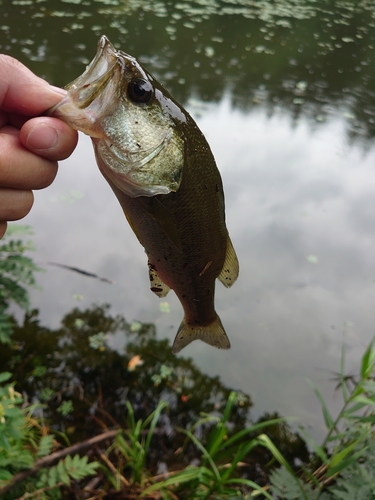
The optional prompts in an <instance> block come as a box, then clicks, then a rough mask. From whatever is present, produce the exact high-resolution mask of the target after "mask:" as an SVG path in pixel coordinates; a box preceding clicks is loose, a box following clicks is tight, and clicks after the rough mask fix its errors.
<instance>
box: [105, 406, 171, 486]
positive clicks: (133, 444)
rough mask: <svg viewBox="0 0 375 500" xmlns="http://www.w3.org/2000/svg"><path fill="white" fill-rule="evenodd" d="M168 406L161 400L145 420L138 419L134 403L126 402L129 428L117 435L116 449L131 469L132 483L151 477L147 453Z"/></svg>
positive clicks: (125, 467) (141, 483)
mask: <svg viewBox="0 0 375 500" xmlns="http://www.w3.org/2000/svg"><path fill="white" fill-rule="evenodd" d="M167 406H168V405H167V403H166V402H165V401H160V402H159V404H158V406H157V408H156V409H155V410H154V411H153V412H152V413H151V414H150V415H149V416H148V417H147V418H146V419H145V420H142V419H140V420H138V421H136V420H135V415H134V410H133V407H132V405H131V404H130V403H129V401H127V402H126V407H127V409H128V428H127V429H126V430H124V431H123V433H122V434H119V435H118V436H117V438H116V441H115V443H114V449H115V450H116V451H118V452H119V453H120V454H122V456H123V457H124V459H125V464H124V469H127V468H129V469H130V471H131V473H130V482H131V483H132V484H134V483H139V484H140V485H143V484H144V483H145V481H146V479H148V477H149V473H148V471H147V469H146V458H147V454H148V452H149V449H150V444H151V439H152V437H153V435H154V432H155V428H156V425H157V423H158V420H159V417H160V414H161V412H162V411H163V410H164V409H165V408H166V407H167Z"/></svg>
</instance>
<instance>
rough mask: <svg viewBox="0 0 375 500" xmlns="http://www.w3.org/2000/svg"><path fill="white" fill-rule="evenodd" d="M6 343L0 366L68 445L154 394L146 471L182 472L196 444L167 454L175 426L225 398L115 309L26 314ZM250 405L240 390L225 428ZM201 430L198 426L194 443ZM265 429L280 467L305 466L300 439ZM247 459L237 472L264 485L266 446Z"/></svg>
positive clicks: (285, 430) (176, 442) (220, 387)
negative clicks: (163, 407) (163, 405)
mask: <svg viewBox="0 0 375 500" xmlns="http://www.w3.org/2000/svg"><path fill="white" fill-rule="evenodd" d="M115 337H117V338H119V339H121V340H122V341H123V342H125V345H126V349H125V354H124V353H120V352H117V351H116V350H114V349H113V348H112V347H111V344H113V341H114V339H115ZM13 341H14V344H13V345H12V347H10V346H5V347H4V348H3V349H2V351H1V352H0V365H1V366H2V369H3V370H8V369H11V370H12V372H13V374H14V378H15V380H17V381H19V383H18V384H17V387H18V390H20V391H25V392H26V394H27V395H28V397H29V398H30V400H32V401H36V400H37V401H39V402H42V403H48V404H47V406H46V407H45V408H44V410H43V414H44V417H45V418H47V420H48V422H49V425H51V427H52V429H53V431H54V432H56V431H60V432H63V433H64V434H66V435H67V436H68V439H69V440H70V441H71V442H75V441H77V440H83V439H87V438H90V437H92V436H93V435H97V434H99V433H101V432H102V431H103V429H105V428H107V427H113V426H116V427H121V426H122V427H125V428H126V427H127V423H126V419H127V413H128V412H127V410H126V402H130V403H131V405H132V407H133V409H134V412H135V416H136V420H138V419H143V420H144V419H146V418H147V417H148V416H149V415H150V414H151V413H152V412H153V411H154V409H155V408H156V407H157V405H158V403H159V401H160V400H163V401H166V402H167V403H168V412H167V413H163V415H162V417H161V418H160V420H159V422H158V429H157V432H156V438H154V439H153V440H152V444H151V449H150V451H149V453H148V454H147V458H148V462H149V463H148V469H149V470H153V471H154V473H157V467H158V466H159V467H162V465H164V467H165V466H167V467H168V470H175V469H182V468H184V467H186V466H187V465H188V464H189V463H192V461H193V460H198V457H200V454H199V452H198V451H199V450H197V449H195V447H189V446H187V447H185V452H184V453H183V456H181V457H179V453H178V452H177V451H176V450H180V449H181V447H182V446H184V440H185V435H183V434H181V433H180V432H176V430H175V429H176V428H183V429H189V428H190V427H191V426H192V424H193V423H195V422H197V421H198V420H199V419H200V417H201V412H204V413H206V414H208V413H211V414H214V415H221V414H222V413H223V411H224V409H225V406H226V403H227V400H228V397H229V394H230V389H229V388H228V387H226V386H225V385H224V384H223V383H222V382H221V380H220V379H219V377H217V376H215V377H209V376H207V375H205V374H204V373H202V372H201V371H200V370H199V369H198V368H197V367H196V366H195V364H194V362H193V361H192V360H191V359H188V358H183V357H179V358H177V357H176V356H174V355H173V354H172V352H171V344H170V343H169V342H168V341H167V340H165V339H164V340H158V339H157V337H156V329H155V326H154V325H153V324H142V323H140V322H133V323H131V324H129V323H127V321H126V320H125V319H124V318H123V317H122V316H120V315H118V316H112V315H111V314H110V311H109V308H108V307H107V306H93V307H91V308H89V309H86V310H80V309H78V308H74V309H73V310H71V311H69V312H68V314H66V315H65V317H64V318H62V320H61V324H60V325H59V327H58V328H57V329H54V330H51V329H49V328H46V327H44V326H43V325H42V324H41V323H40V319H39V315H38V311H37V310H34V311H32V312H31V313H29V314H28V315H27V316H26V317H25V319H24V322H23V324H22V325H21V326H19V327H16V328H15V331H14V335H13ZM251 406H252V403H251V400H250V397H249V396H248V395H246V394H244V393H241V392H238V393H237V394H236V401H235V404H234V407H233V410H232V412H231V415H230V418H229V420H228V424H229V425H228V428H230V430H231V432H233V433H235V432H238V431H240V430H241V429H243V428H244V426H245V425H246V424H248V418H249V409H250V408H251ZM270 418H277V415H264V416H263V419H262V420H266V419H270ZM211 427H212V426H211V425H200V426H199V428H198V430H197V433H199V436H200V439H201V440H202V441H205V440H206V439H207V437H208V434H209V432H210V429H211ZM261 432H262V430H259V432H258V434H260V433H261ZM269 434H270V436H271V437H272V439H273V441H274V443H275V444H276V445H277V446H278V447H279V449H280V450H282V452H283V454H284V456H285V457H286V458H287V459H288V460H290V463H293V462H294V460H295V459H296V458H298V460H299V461H302V462H304V463H307V462H308V458H309V453H308V452H307V449H306V446H305V444H304V442H303V441H302V440H301V438H300V437H299V436H298V435H296V434H293V433H292V431H291V430H290V429H289V427H288V425H287V424H285V423H278V424H274V425H272V426H270V427H269ZM247 439H248V436H245V438H244V440H245V441H246V440H247ZM245 441H244V442H245ZM248 462H249V464H248V465H246V467H243V468H242V474H244V475H245V476H247V477H248V478H251V479H252V480H256V481H257V482H259V483H261V484H266V483H267V476H268V473H269V472H270V470H271V468H270V462H271V456H270V454H269V452H268V451H267V450H266V449H262V448H261V447H259V448H258V449H257V450H255V453H254V452H253V451H252V456H251V459H250V457H249V460H248ZM244 465H245V464H244Z"/></svg>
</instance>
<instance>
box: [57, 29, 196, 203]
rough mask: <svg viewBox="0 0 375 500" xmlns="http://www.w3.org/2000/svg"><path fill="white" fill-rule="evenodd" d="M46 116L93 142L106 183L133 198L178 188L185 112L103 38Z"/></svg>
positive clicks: (153, 80) (183, 142) (139, 68)
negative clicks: (63, 123) (53, 118)
mask: <svg viewBox="0 0 375 500" xmlns="http://www.w3.org/2000/svg"><path fill="white" fill-rule="evenodd" d="M66 89H67V90H68V92H67V94H66V96H65V97H64V98H63V99H62V101H60V102H59V103H58V104H57V105H56V106H54V107H53V108H51V109H50V110H49V112H48V114H49V115H50V116H55V117H57V118H60V119H61V120H63V121H65V122H66V123H67V124H68V125H70V126H71V127H72V128H75V129H76V130H80V131H82V132H84V133H85V134H87V135H89V136H90V137H91V138H92V140H93V143H94V149H95V155H96V159H97V163H98V166H99V168H100V170H101V172H102V173H103V175H104V176H105V177H106V179H107V180H108V181H109V182H110V183H112V184H114V185H115V186H116V187H117V188H118V189H120V190H121V191H122V192H124V193H125V194H127V195H128V196H131V197H137V196H155V195H158V194H168V193H170V192H175V191H177V190H178V188H179V186H180V183H181V178H182V170H183V166H184V158H185V141H184V133H183V129H184V127H183V124H184V123H186V120H187V115H186V112H185V111H184V110H183V108H181V107H180V106H179V105H178V104H177V103H176V102H175V101H174V100H173V99H172V98H171V96H170V95H169V94H168V92H167V91H166V90H165V89H164V88H163V87H162V86H161V85H160V84H159V83H158V82H157V81H156V80H155V79H154V78H153V76H152V75H151V74H150V73H148V72H147V70H146V69H145V68H143V67H142V65H141V64H140V63H139V62H138V61H137V60H136V59H135V58H134V57H132V56H130V55H128V54H126V53H125V52H122V51H120V50H116V49H115V48H114V47H113V45H112V44H111V42H110V41H109V40H108V38H107V37H105V36H102V37H101V38H100V40H99V43H98V48H97V53H96V55H95V57H94V59H93V60H92V62H91V63H90V64H89V66H88V67H87V68H86V71H85V72H84V73H83V74H82V75H81V76H79V77H78V78H77V79H76V80H74V81H73V82H72V83H70V84H69V85H68V86H67V87H66Z"/></svg>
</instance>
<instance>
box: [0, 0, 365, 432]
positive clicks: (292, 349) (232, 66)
mask: <svg viewBox="0 0 375 500" xmlns="http://www.w3.org/2000/svg"><path fill="white" fill-rule="evenodd" d="M0 4H1V2H0ZM1 8H2V13H3V16H2V20H1V26H0V30H1V33H2V36H1V37H0V50H1V51H2V52H6V53H9V54H12V55H14V56H15V57H17V58H19V59H21V60H22V61H23V62H24V63H25V64H27V65H28V66H29V67H30V68H31V69H33V71H35V72H36V73H38V74H40V75H43V76H44V77H45V78H46V79H47V80H48V81H50V82H51V83H54V84H58V85H64V84H66V83H67V82H69V81H71V80H73V79H74V78H75V77H76V76H77V75H79V74H81V73H82V69H83V68H82V66H83V65H84V64H87V63H88V62H89V60H91V58H92V57H93V55H94V53H95V47H96V43H97V38H98V36H99V35H101V34H106V35H107V36H108V37H109V38H110V39H111V41H112V42H113V43H114V45H115V46H116V47H118V48H122V49H123V50H125V51H126V52H129V53H131V54H132V55H134V56H136V57H137V58H139V59H140V60H141V61H142V62H143V63H145V64H146V66H147V67H148V68H149V69H150V71H151V72H153V73H154V74H155V76H157V77H158V79H160V81H162V82H163V83H165V85H166V87H167V88H168V89H169V90H170V91H171V93H172V94H173V95H174V96H175V97H176V98H177V99H179V100H180V101H181V102H182V104H184V106H186V107H187V109H188V110H189V111H190V112H191V113H192V114H193V116H194V117H195V118H196V119H197V121H198V124H199V126H200V127H201V128H202V130H203V132H204V133H205V135H206V136H207V139H208V141H209V143H210V144H211V146H212V149H213V151H214V154H215V157H216V159H217V162H218V166H219V168H220V170H221V172H222V175H223V180H224V185H225V188H226V203H227V219H228V227H229V231H230V234H231V236H232V239H233V242H234V245H235V248H236V250H237V253H238V255H239V258H240V265H241V274H240V278H239V280H238V282H237V283H236V284H235V286H234V287H233V288H232V289H231V290H230V292H227V291H225V290H223V289H222V287H221V286H220V284H218V286H217V310H218V311H220V316H221V318H222V321H223V323H224V324H225V325H226V329H227V332H228V334H229V336H230V338H231V341H232V345H233V347H232V350H231V351H229V352H225V353H223V352H219V351H216V350H213V349H210V348H209V347H207V346H204V345H202V344H200V343H196V344H197V345H192V346H191V347H189V351H187V354H189V355H192V356H194V359H195V360H196V363H197V364H198V366H199V367H200V368H201V369H203V370H204V371H205V372H207V373H208V374H210V375H220V376H221V377H222V379H223V381H224V382H225V383H226V384H229V385H231V386H233V387H235V388H239V389H242V390H243V391H245V392H246V393H251V395H252V397H253V399H254V401H255V403H256V407H255V410H257V409H258V410H257V411H259V413H261V412H263V411H273V410H275V409H276V410H278V411H279V412H280V413H282V414H288V415H291V414H293V415H297V416H300V417H301V418H303V420H304V422H311V423H312V424H314V425H315V426H316V427H317V428H318V430H317V431H316V432H317V433H318V434H319V433H320V432H321V429H320V428H319V426H321V421H320V408H319V404H318V403H317V402H316V401H315V400H314V398H313V396H312V394H311V391H310V389H309V388H308V386H307V384H306V383H305V381H304V377H309V378H311V379H313V381H314V382H315V383H316V384H318V385H319V386H320V387H322V384H323V383H324V382H325V381H327V380H328V379H329V378H330V376H331V371H335V370H338V367H339V358H340V351H341V343H342V341H343V338H344V340H345V343H346V345H347V350H348V369H353V370H354V369H356V360H357V359H359V355H360V353H361V351H362V348H363V347H362V346H363V345H366V344H367V342H368V339H369V337H371V336H372V333H373V332H372V328H373V322H374V307H373V303H374V299H375V284H374V282H375V264H374V259H373V248H374V245H375V241H374V239H375V236H374V235H375V222H374V213H375V206H374V199H375V197H374V192H375V176H374V168H375V150H374V148H373V147H372V144H371V139H372V137H373V136H374V131H375V128H374V119H375V107H374V103H375V100H374V91H375V70H374V68H375V65H374V55H373V52H374V45H375V22H374V12H373V7H372V6H371V5H370V3H369V2H365V1H363V2H356V3H355V4H354V3H353V2H349V1H344V0H342V1H339V0H337V1H336V2H326V1H325V0H322V1H317V2H313V3H312V2H305V1H299V2H298V1H293V2H291V1H280V2H277V3H274V2H270V1H245V0H243V1H233V2H229V1H228V2H221V1H220V2H219V1H207V2H193V1H187V2H178V3H174V2H170V3H168V2H146V1H131V2H129V1H127V2H125V1H120V0H106V1H104V0H103V1H96V2H89V1H82V2H80V1H78V0H70V1H68V0H65V1H58V0H49V1H48V2H47V1H40V2H31V1H30V2H28V1H24V0H23V1H22V2H21V1H13V2H3V3H2V7H1ZM21 14H22V15H21ZM27 222H28V223H29V224H31V225H32V226H33V227H34V228H35V231H36V238H35V242H36V246H37V248H38V258H39V259H40V262H41V264H43V262H45V261H51V260H52V261H54V262H60V263H63V264H67V265H72V266H77V267H81V268H84V269H87V270H88V271H92V272H94V273H96V274H99V275H100V276H105V277H107V278H108V279H111V280H115V281H116V282H115V284H114V285H108V284H106V283H99V282H93V281H90V280H89V279H88V278H83V277H80V276H78V275H77V276H76V275H72V274H70V273H68V272H67V271H64V270H62V269H49V270H48V272H47V273H46V274H45V275H44V276H43V277H41V279H40V282H41V284H42V285H43V287H44V290H45V292H44V294H43V295H41V294H34V303H35V304H38V307H40V309H41V316H42V317H43V320H44V321H45V322H46V323H48V324H50V325H54V326H56V325H57V324H58V321H59V320H60V318H61V317H62V316H63V315H64V314H66V312H67V311H69V310H70V309H71V308H72V306H73V304H74V303H75V301H76V300H77V299H79V298H82V300H83V302H84V304H85V305H86V306H88V305H89V304H91V303H92V302H94V301H96V302H98V303H102V302H103V301H105V302H110V303H111V305H112V307H113V309H114V310H115V311H116V312H119V313H121V314H124V315H125V317H127V318H134V319H138V320H140V321H141V322H146V323H147V322H155V323H157V325H158V335H160V336H161V337H168V338H169V339H172V338H173V337H174V335H175V331H176V329H177V327H178V325H179V323H180V321H181V317H180V308H179V306H178V304H177V301H176V300H175V298H174V297H172V296H171V297H169V296H168V308H169V309H168V308H167V309H163V310H161V309H160V308H159V306H160V302H159V301H158V300H157V299H156V298H155V297H154V296H153V294H152V293H151V292H148V283H147V279H148V277H147V268H146V258H145V255H144V253H143V251H142V249H141V248H140V247H139V244H138V242H137V241H136V239H135V238H134V236H133V235H132V233H131V230H130V229H129V228H128V227H127V225H126V222H125V220H124V218H123V215H122V213H121V210H120V207H119V206H118V205H117V202H116V200H115V199H114V197H113V195H112V193H111V192H110V190H109V188H108V186H107V185H106V183H105V181H104V180H103V179H102V178H101V177H100V174H99V172H98V171H97V168H96V167H95V164H94V159H93V155H92V151H91V145H90V141H89V140H86V139H85V138H82V140H81V141H80V145H79V147H78V149H77V151H76V153H75V154H74V155H73V157H72V158H71V159H69V160H68V161H66V162H64V164H63V165H62V166H61V169H60V174H59V177H58V179H57V181H56V182H55V183H54V185H53V186H52V187H51V188H49V189H48V190H46V191H44V192H41V193H37V196H36V204H35V208H34V209H33V212H32V213H31V215H30V216H29V217H28V220H27ZM129 283H130V284H131V290H129ZM225 292H227V293H225ZM166 310H169V311H170V312H169V313H168V312H165V311H166ZM343 332H344V333H345V336H344V337H343ZM322 392H323V394H324V395H325V396H326V397H327V398H328V399H330V398H332V393H333V387H332V385H326V386H325V388H324V386H323V389H322ZM339 404H340V402H339V400H338V399H337V400H336V398H333V400H332V402H331V405H332V407H333V409H335V407H336V406H338V405H339Z"/></svg>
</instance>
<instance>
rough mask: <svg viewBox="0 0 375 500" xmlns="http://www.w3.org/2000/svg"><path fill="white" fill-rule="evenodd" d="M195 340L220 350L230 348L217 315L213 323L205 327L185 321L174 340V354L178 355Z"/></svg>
mask: <svg viewBox="0 0 375 500" xmlns="http://www.w3.org/2000/svg"><path fill="white" fill-rule="evenodd" d="M194 340H201V341H202V342H205V343H206V344H209V345H212V346H213V347H217V348H218V349H229V348H230V342H229V339H228V337H227V334H226V333H225V330H224V327H223V325H222V324H221V321H220V318H219V316H217V315H216V318H215V320H214V321H213V322H212V323H210V324H209V325H204V326H199V325H198V326H195V325H194V326H193V325H189V324H187V323H186V321H185V319H183V320H182V323H181V325H180V328H179V329H178V332H177V335H176V338H175V339H174V342H173V346H172V352H173V353H174V354H177V353H178V352H180V351H181V349H183V348H184V347H186V346H187V345H189V344H190V342H193V341H194Z"/></svg>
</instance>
